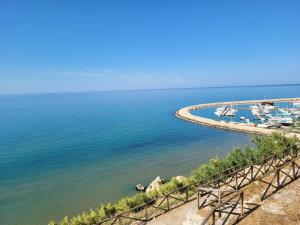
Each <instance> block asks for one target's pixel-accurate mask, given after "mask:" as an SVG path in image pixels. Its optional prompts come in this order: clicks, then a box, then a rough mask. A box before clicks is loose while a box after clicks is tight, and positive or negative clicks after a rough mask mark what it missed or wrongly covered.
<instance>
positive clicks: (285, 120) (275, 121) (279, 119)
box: [269, 116, 294, 126]
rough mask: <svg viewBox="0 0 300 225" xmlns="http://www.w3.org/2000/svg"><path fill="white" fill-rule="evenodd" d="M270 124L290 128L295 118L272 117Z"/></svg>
mask: <svg viewBox="0 0 300 225" xmlns="http://www.w3.org/2000/svg"><path fill="white" fill-rule="evenodd" d="M269 123H273V124H281V125H283V126H290V125H293V124H294V121H293V118H292V117H290V116H272V117H270V118H269Z"/></svg>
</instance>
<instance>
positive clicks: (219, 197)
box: [218, 191, 221, 218]
mask: <svg viewBox="0 0 300 225" xmlns="http://www.w3.org/2000/svg"><path fill="white" fill-rule="evenodd" d="M218 203H219V205H220V204H221V191H219V194H218ZM220 217H221V209H219V218H220Z"/></svg>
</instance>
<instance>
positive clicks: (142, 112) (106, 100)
mask: <svg viewBox="0 0 300 225" xmlns="http://www.w3.org/2000/svg"><path fill="white" fill-rule="evenodd" d="M299 96H300V86H268V87H235V88H202V89H175V90H149V91H119V92H90V93H65V94H33V95H6V96H5V95H3V96H0V143H1V144H0V168H1V170H0V193H1V195H0V224H5V225H15V224H23V225H29V224H37V225H39V224H47V222H48V221H49V220H50V219H60V218H62V216H64V215H70V216H71V215H74V214H77V213H79V212H81V211H82V210H89V209H90V208H93V207H97V206H99V205H100V204H101V203H102V202H103V203H105V202H113V201H116V200H117V199H119V198H120V197H121V196H124V195H130V194H133V193H134V186H135V185H136V184H137V183H144V184H148V183H149V182H150V181H151V180H152V179H153V178H155V177H156V176H158V175H160V176H162V177H165V178H169V177H171V176H174V175H188V174H190V172H191V170H192V169H193V168H195V167H196V166H198V165H199V164H201V163H203V162H206V161H207V160H208V159H209V158H211V157H213V156H216V155H221V156H222V155H224V154H226V153H227V152H228V151H230V149H231V148H232V147H233V146H236V145H244V144H246V143H249V142H250V139H249V136H248V135H245V134H240V133H234V132H230V131H225V130H219V129H214V128H209V127H204V126H200V125H196V124H192V123H189V122H186V121H183V120H180V119H178V118H176V117H175V116H174V112H175V111H176V110H177V109H179V108H181V107H184V106H187V105H192V104H199V103H205V102H212V101H232V100H247V99H254V98H255V99H259V98H276V97H299ZM204 114H205V112H204ZM207 114H208V112H207ZM207 116H209V115H207Z"/></svg>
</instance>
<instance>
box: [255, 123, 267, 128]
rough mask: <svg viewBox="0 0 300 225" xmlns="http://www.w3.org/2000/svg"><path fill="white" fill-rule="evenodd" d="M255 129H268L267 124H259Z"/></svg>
mask: <svg viewBox="0 0 300 225" xmlns="http://www.w3.org/2000/svg"><path fill="white" fill-rule="evenodd" d="M257 127H260V128H268V127H269V124H267V123H259V124H257Z"/></svg>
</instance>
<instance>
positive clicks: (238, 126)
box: [176, 98, 300, 139]
mask: <svg viewBox="0 0 300 225" xmlns="http://www.w3.org/2000/svg"><path fill="white" fill-rule="evenodd" d="M293 101H300V98H278V99H264V100H248V101H234V102H214V103H205V104H199V105H193V106H187V107H184V108H182V109H179V110H177V111H176V116H177V117H178V118H180V119H184V120H187V121H190V122H193V123H198V124H201V125H205V126H210V127H216V128H222V129H228V130H232V131H239V132H246V133H252V134H262V135H270V134H272V133H273V132H275V131H278V130H276V129H268V128H260V127H251V126H248V125H247V124H242V123H237V122H225V121H217V120H213V119H209V118H205V117H200V116H195V115H193V114H192V113H191V112H192V111H193V110H198V109H203V108H211V107H219V106H222V105H230V104H234V105H246V104H247V105H248V104H255V103H262V102H293ZM280 132H283V131H280ZM286 135H287V136H296V137H297V138H298V139H300V134H297V133H292V132H289V133H286Z"/></svg>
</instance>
